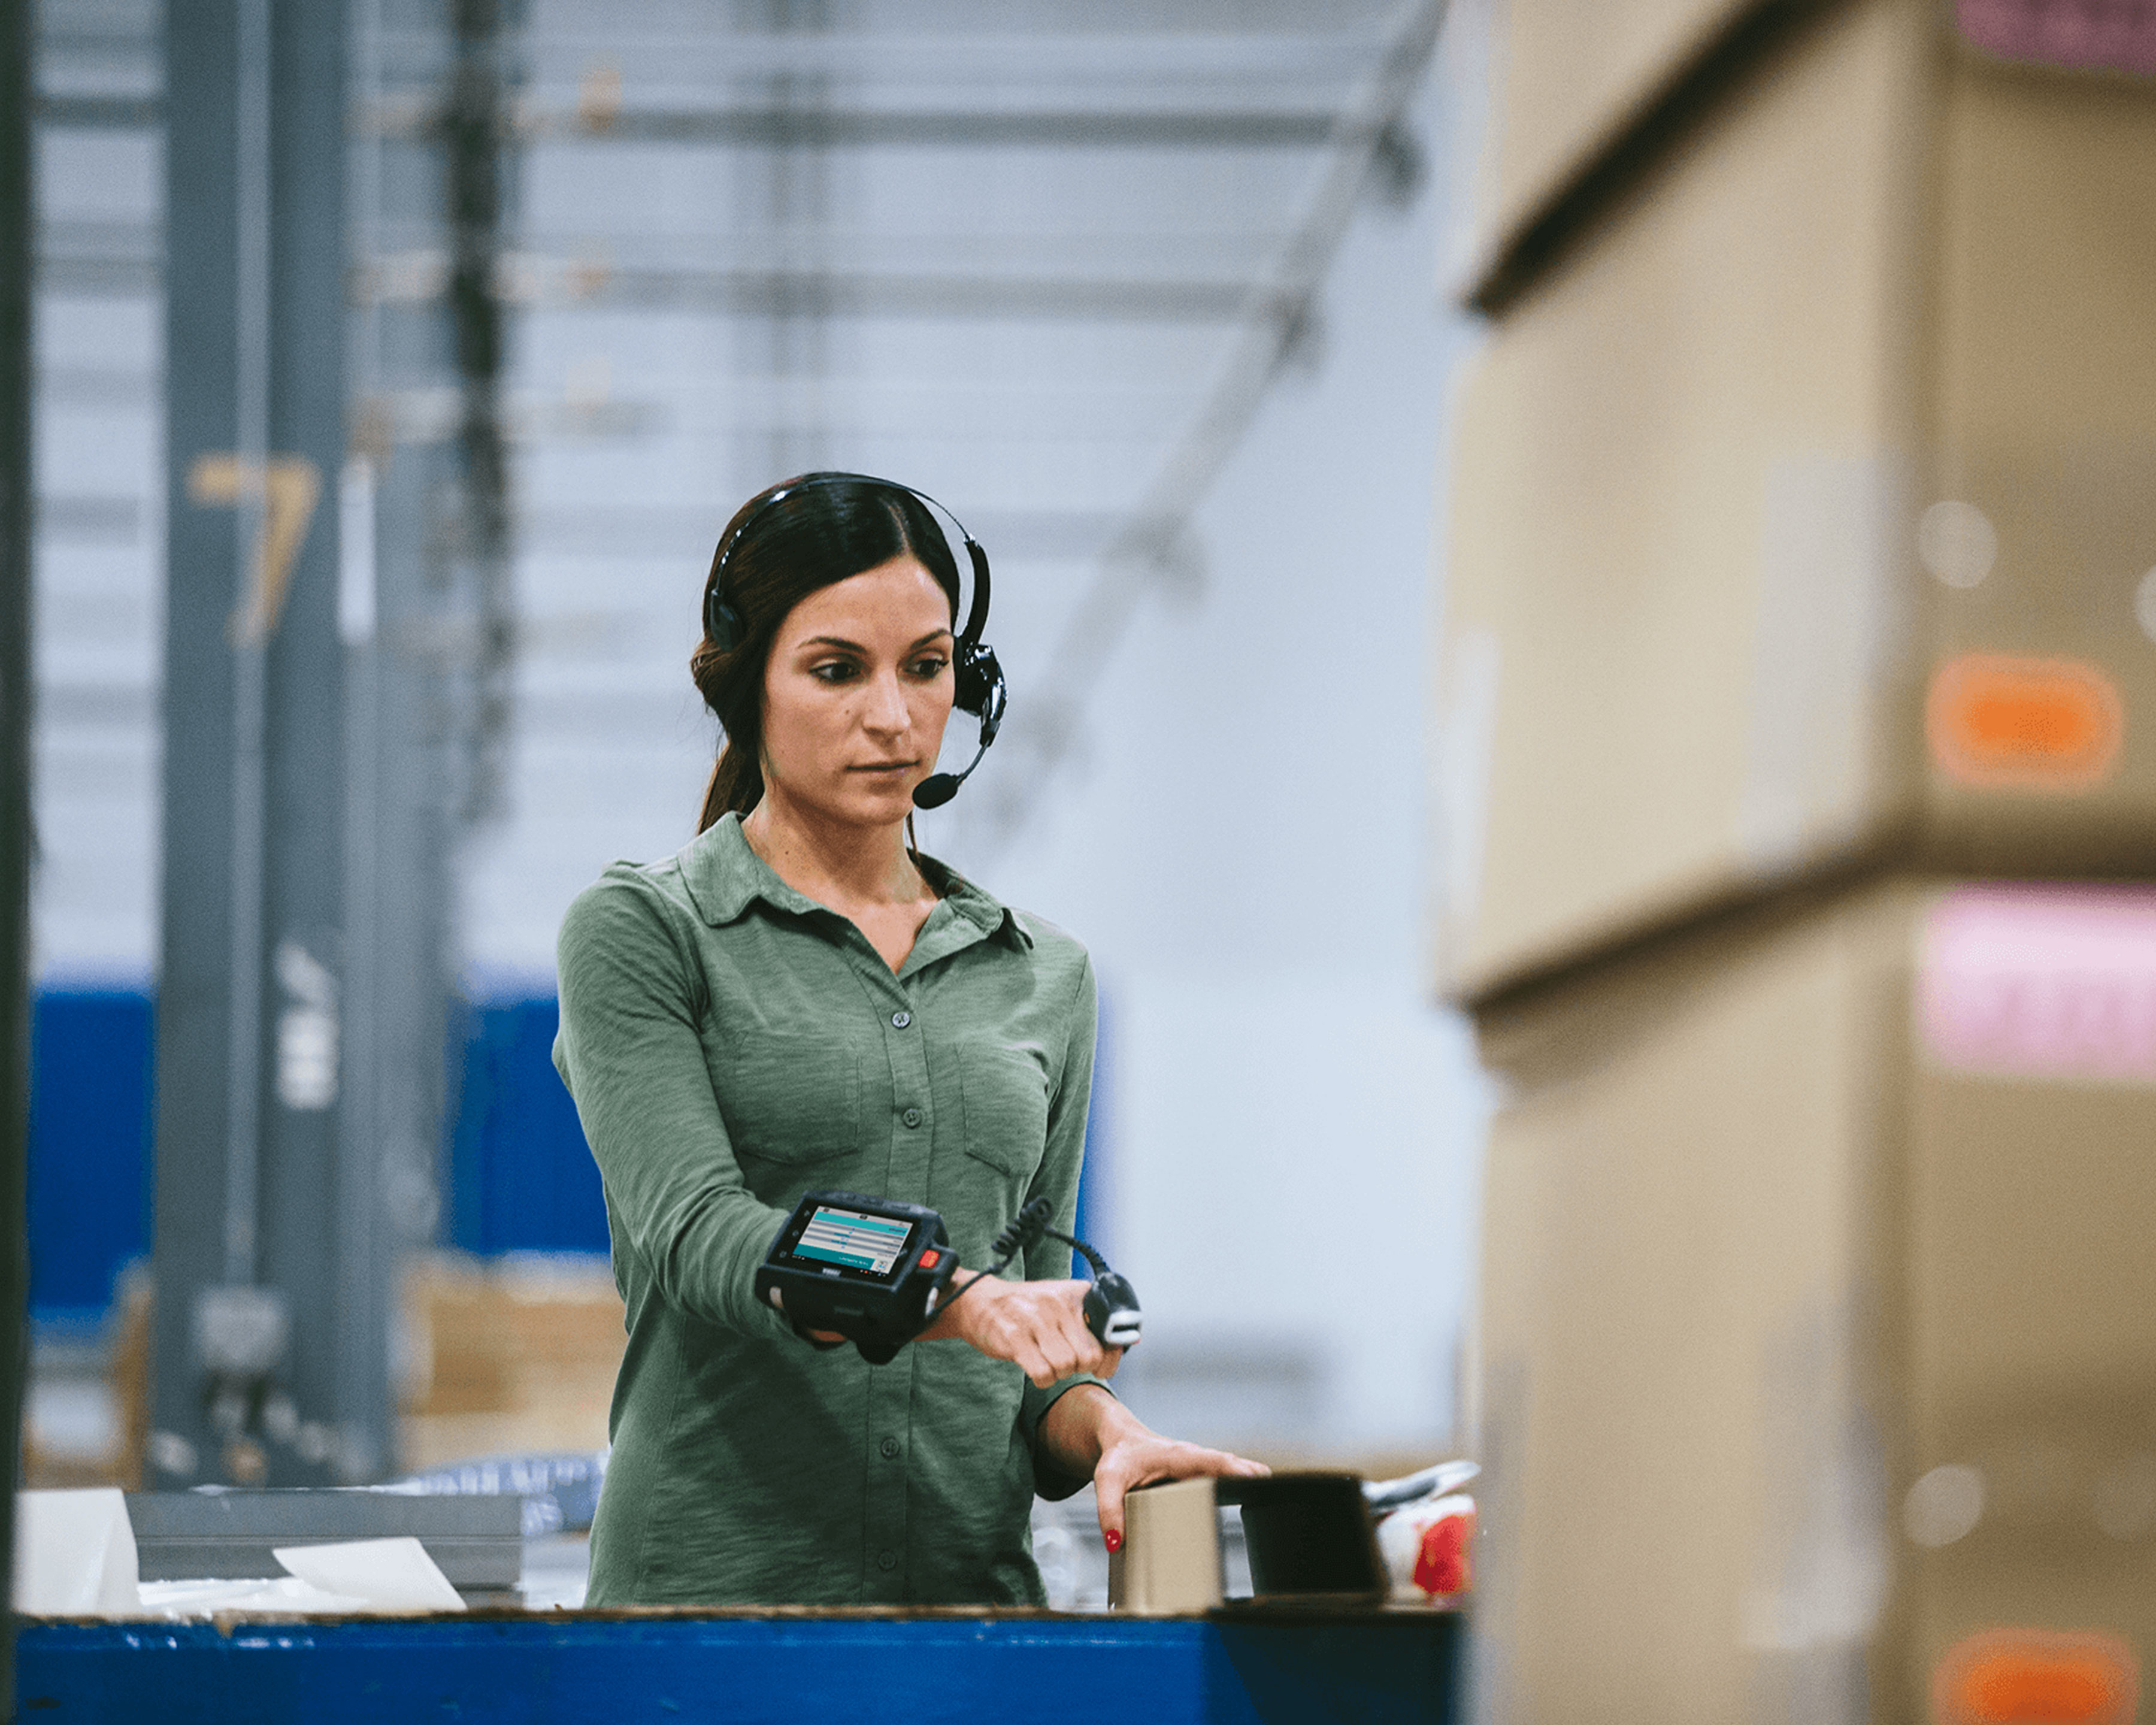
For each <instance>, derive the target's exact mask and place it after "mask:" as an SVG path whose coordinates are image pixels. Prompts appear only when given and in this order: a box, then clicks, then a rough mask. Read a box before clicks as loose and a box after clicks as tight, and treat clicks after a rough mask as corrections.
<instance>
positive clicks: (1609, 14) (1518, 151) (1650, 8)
mask: <svg viewBox="0 0 2156 1725" xmlns="http://www.w3.org/2000/svg"><path fill="white" fill-rule="evenodd" d="M1794 9H1796V8H1793V7H1792V6H1791V5H1790V4H1789V0H1466V3H1465V4H1461V5H1459V6H1457V7H1456V8H1455V12H1456V13H1457V14H1458V16H1456V17H1455V18H1453V19H1452V20H1450V28H1454V29H1462V28H1466V29H1471V30H1472V31H1473V32H1474V33H1475V35H1476V37H1477V38H1478V39H1480V40H1481V41H1484V42H1486V44H1488V49H1487V54H1488V61H1489V66H1488V74H1487V75H1488V81H1489V85H1490V104H1491V111H1490V116H1489V127H1488V136H1487V137H1486V139H1485V141H1484V145H1483V149H1482V152H1481V162H1480V164H1479V171H1478V174H1477V195H1476V198H1475V199H1474V205H1475V208H1474V211H1473V215H1472V221H1471V228H1472V232H1471V237H1470V240H1469V251H1470V254H1471V257H1473V258H1474V259H1477V260H1481V261H1487V260H1489V259H1493V258H1495V257H1496V255H1498V254H1500V253H1501V252H1502V250H1503V249H1505V248H1506V246H1507V244H1509V243H1511V242H1512V241H1514V240H1515V239H1517V237H1518V235H1519V234H1520V233H1521V232H1522V229H1523V228H1527V226H1528V225H1530V224H1531V223H1533V222H1534V221H1535V219H1536V218H1537V217H1538V216H1540V215H1542V214H1543V213H1544V212H1546V211H1547V210H1548V208H1549V207H1550V205H1551V204H1553V203H1554V202H1556V201H1557V200H1558V198H1562V197H1563V195H1564V194H1565V193H1566V192H1567V191H1568V189H1569V188H1570V187H1573V186H1574V185H1576V184H1577V182H1578V180H1579V178H1580V177H1581V176H1582V175H1583V174H1584V173H1586V172H1591V171H1592V169H1593V167H1594V164H1595V162H1597V161H1598V159H1599V158H1601V157H1604V156H1605V155H1606V154H1607V153H1608V152H1609V151H1610V150H1612V149H1613V148H1614V147H1615V146H1618V145H1619V143H1620V141H1621V140H1622V139H1623V138H1624V136H1625V134H1626V133H1627V132H1628V131H1633V130H1635V129H1636V128H1637V127H1639V126H1640V125H1642V124H1643V123H1645V122H1646V121H1649V120H1650V116H1652V115H1653V114H1654V112H1655V109H1656V108H1657V107H1658V106H1660V105H1662V104H1664V103H1666V102H1667V101H1668V100H1669V99H1670V97H1671V94H1672V91H1673V90H1674V88H1675V87H1676V85H1680V84H1681V82H1683V81H1684V80H1686V76H1687V74H1693V75H1697V73H1698V71H1699V70H1700V69H1701V68H1700V62H1701V61H1702V59H1705V58H1707V57H1708V56H1711V55H1712V53H1713V51H1714V49H1715V48H1716V47H1717V44H1719V43H1721V42H1722V40H1723V39H1725V38H1726V37H1727V36H1728V35H1729V34H1730V33H1732V31H1734V30H1741V29H1743V28H1745V26H1746V24H1747V23H1748V22H1749V21H1751V20H1753V19H1756V18H1759V17H1761V16H1762V15H1763V14H1768V13H1786V12H1789V11H1791V10H1794Z"/></svg>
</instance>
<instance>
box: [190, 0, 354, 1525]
mask: <svg viewBox="0 0 2156 1725" xmlns="http://www.w3.org/2000/svg"><path fill="white" fill-rule="evenodd" d="M165 28H166V60H167V83H166V110H167V154H166V162H167V170H166V171H167V189H168V198H169V203H168V209H169V212H170V214H169V219H168V223H167V231H168V234H169V235H170V240H169V250H168V263H167V306H168V309H167V359H168V365H169V382H168V387H167V403H168V405H167V460H168V462H169V464H170V471H169V475H168V519H169V526H168V531H169V542H168V543H169V552H168V588H167V637H166V672H165V691H166V693H165V704H166V712H165V719H166V743H165V859H164V953H163V974H162V983H161V987H160V1009H159V1014H158V1042H159V1048H158V1075H159V1087H160V1094H159V1106H158V1120H157V1237H156V1246H155V1255H156V1270H157V1342H156V1352H155V1358H154V1374H155V1386H154V1392H153V1403H152V1414H153V1424H154V1428H155V1430H154V1432H153V1435H152V1438H151V1454H150V1462H151V1471H150V1481H149V1482H150V1483H151V1484H152V1485H155V1486H175V1485H182V1484H193V1483H196V1482H198V1481H229V1482H233V1483H245V1484H253V1483H260V1482H268V1483H273V1484H293V1485H297V1484H310V1483H318V1482H324V1481H337V1480H355V1479H362V1478H366V1477H369V1476H372V1475H373V1474H375V1473H376V1472H377V1471H378V1470H379V1469H380V1468H381V1467H382V1465H383V1463H384V1461H385V1459H386V1457H387V1455H388V1435H389V1434H388V1420H389V1408H388V1373H387V1358H388V1314H387V1307H386V1300H387V1292H388V1291H387V1288H386V1287H385V1286H382V1281H383V1280H384V1279H383V1278H382V1276H378V1275H372V1274H366V1273H362V1274H360V1275H356V1276H354V1275H346V1274H344V1273H342V1272H341V1267H340V1266H341V1264H342V1263H343V1262H344V1260H346V1258H347V1257H349V1256H350V1255H351V1253H352V1251H354V1250H357V1251H359V1252H361V1253H362V1254H363V1255H367V1258H368V1259H369V1260H370V1261H372V1256H373V1252H374V1248H373V1246H372V1244H371V1242H370V1240H368V1238H367V1230H363V1229H362V1230H360V1235H361V1238H360V1239H359V1240H357V1241H354V1240H352V1237H351V1235H352V1230H351V1228H350V1226H349V1225H348V1224H349V1220H350V1218H351V1214H352V1210H351V1196H352V1194H351V1186H352V1181H351V1178H349V1175H348V1172H347V1171H346V1170H345V1169H343V1168H341V1159H340V1155H339V1132H338V1122H339V1113H338V1102H339V1090H340V1084H341V1074H342V1070H343V1065H344V1062H343V1060H342V1057H341V1048H340V1040H341V1019H342V1004H343V1003H342V993H343V979H344V972H345V968H346V952H345V950H344V938H343V915H344V904H343V898H344V891H343V881H344V857H345V849H346V831H345V824H346V807H345V793H344V779H345V773H344V768H345V747H346V742H345V714H344V701H343V685H344V665H343V655H344V649H343V646H342V644H341V639H340V634H339V628H338V592H337V583H338V575H339V557H338V539H339V532H338V517H339V515H340V513H341V511H340V510H339V509H338V507H337V506H336V499H337V488H338V485H339V479H340V475H341V474H342V472H343V470H344V462H345V445H346V412H345V369H344V325H345V319H346V295H345V264H346V257H345V224H344V203H345V179H346V161H345V139H344V117H345V116H344V109H345V90H344V83H345V79H344V63H345V40H344V8H343V6H342V4H341V3H336V0H311V3H309V4H307V5H305V6H300V5H292V4H281V5H279V4H273V3H272V0H172V3H171V4H170V5H169V7H168V8H167V18H166V26H165ZM353 1301H361V1302H362V1303H363V1304H369V1303H371V1305H372V1307H373V1310H372V1311H360V1312H354V1311H352V1310H351V1309H349V1308H350V1307H351V1306H352V1302H353ZM341 1305H342V1306H343V1307H346V1308H347V1309H346V1310H344V1311H342V1312H340V1309H339V1308H340V1306H341ZM355 1350H360V1352H358V1353H355Z"/></svg>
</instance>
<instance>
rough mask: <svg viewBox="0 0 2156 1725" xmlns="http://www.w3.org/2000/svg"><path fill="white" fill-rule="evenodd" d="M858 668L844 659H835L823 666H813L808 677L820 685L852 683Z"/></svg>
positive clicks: (809, 669) (809, 668) (810, 667)
mask: <svg viewBox="0 0 2156 1725" xmlns="http://www.w3.org/2000/svg"><path fill="white" fill-rule="evenodd" d="M857 669H858V667H856V666H855V665H852V664H850V662H848V661H847V660H843V659H834V660H829V661H827V662H826V663H824V664H823V665H810V666H809V667H808V675H810V676H812V677H814V678H815V679H816V680H817V681H818V682H819V683H850V682H851V681H853V680H854V676H855V672H856V670H857Z"/></svg>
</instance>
